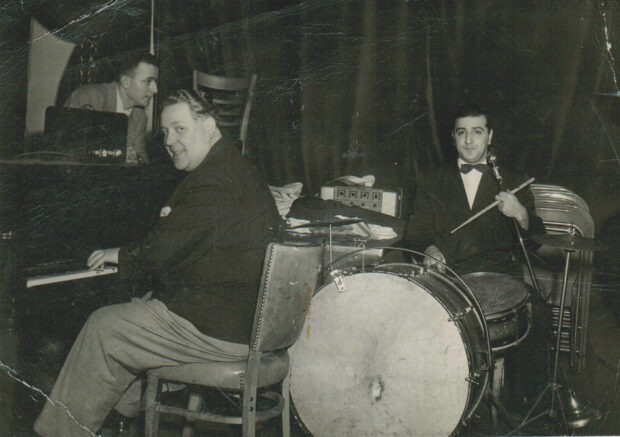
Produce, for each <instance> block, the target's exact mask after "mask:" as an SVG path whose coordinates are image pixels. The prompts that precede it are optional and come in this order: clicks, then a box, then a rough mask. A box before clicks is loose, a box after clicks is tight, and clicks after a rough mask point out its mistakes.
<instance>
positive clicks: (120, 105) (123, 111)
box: [115, 84, 133, 116]
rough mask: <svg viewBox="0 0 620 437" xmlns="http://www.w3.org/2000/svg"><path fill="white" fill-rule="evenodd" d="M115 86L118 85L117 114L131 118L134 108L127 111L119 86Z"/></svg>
mask: <svg viewBox="0 0 620 437" xmlns="http://www.w3.org/2000/svg"><path fill="white" fill-rule="evenodd" d="M115 85H116V112H117V113H119V114H127V116H130V115H131V111H132V110H133V108H129V109H125V108H124V107H123V100H122V99H121V93H120V91H119V89H118V84H115Z"/></svg>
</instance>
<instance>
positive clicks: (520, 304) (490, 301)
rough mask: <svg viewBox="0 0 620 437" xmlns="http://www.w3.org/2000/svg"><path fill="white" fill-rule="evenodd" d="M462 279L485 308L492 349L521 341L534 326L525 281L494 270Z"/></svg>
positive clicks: (494, 350) (472, 274)
mask: <svg viewBox="0 0 620 437" xmlns="http://www.w3.org/2000/svg"><path fill="white" fill-rule="evenodd" d="M462 278H463V281H465V283H466V284H467V285H468V286H469V287H470V288H471V291H472V292H473V293H474V295H475V296H476V299H478V302H479V303H480V306H481V307H482V312H483V313H484V317H485V319H486V322H487V327H488V328H489V338H490V340H491V348H492V349H493V352H499V351H502V350H504V349H507V348H509V347H512V346H516V345H517V344H519V343H521V342H522V341H523V340H524V339H525V337H527V335H528V333H529V332H530V328H531V326H532V308H531V305H530V303H529V297H528V296H529V293H528V290H527V287H526V285H525V283H524V282H523V281H520V280H519V279H517V278H514V277H512V276H508V275H505V274H502V273H491V272H477V273H468V274H466V275H463V276H462Z"/></svg>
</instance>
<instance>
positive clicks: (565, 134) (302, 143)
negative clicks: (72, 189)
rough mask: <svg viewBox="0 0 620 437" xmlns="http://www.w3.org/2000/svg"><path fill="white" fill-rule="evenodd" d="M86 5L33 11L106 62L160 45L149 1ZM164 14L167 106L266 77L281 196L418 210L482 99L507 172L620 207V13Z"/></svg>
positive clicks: (325, 7)
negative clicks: (388, 196) (151, 39)
mask: <svg viewBox="0 0 620 437" xmlns="http://www.w3.org/2000/svg"><path fill="white" fill-rule="evenodd" d="M74 3H75V4H74V8H73V9H72V8H66V7H64V6H65V5H66V2H65V3H63V8H61V7H60V6H59V5H60V3H59V2H52V1H48V2H42V3H40V4H39V7H37V8H36V9H35V10H34V13H35V14H36V15H37V17H38V18H39V19H41V21H42V22H43V23H44V24H47V25H48V26H51V27H53V28H55V29H58V33H59V35H62V36H63V37H65V38H77V39H78V40H80V41H82V40H84V38H90V39H93V38H94V39H97V44H98V48H99V50H98V51H99V53H98V56H99V57H100V59H101V62H102V63H105V62H107V61H105V60H106V59H108V58H110V57H111V58H113V57H114V56H116V54H117V53H118V52H119V51H126V50H131V49H133V48H136V47H138V46H139V45H140V43H141V42H143V44H144V45H146V44H148V27H149V24H150V23H149V18H150V1H146V0H117V1H109V2H107V3H105V2H101V1H100V2H92V3H90V4H85V5H83V4H82V3H80V2H77V0H76V1H75V2H74ZM54 5H56V6H55V7H53V6H54ZM155 8H156V23H155V33H156V36H157V41H156V42H157V48H158V53H159V56H160V58H161V69H160V95H162V96H165V94H167V93H168V92H170V91H172V90H173V89H176V88H181V87H190V86H191V72H192V70H194V69H199V70H203V71H206V72H209V73H214V74H221V75H227V76H241V75H249V74H252V73H256V74H258V87H257V94H256V100H255V104H254V106H253V110H252V114H251V118H250V130H249V140H248V141H249V147H250V158H251V159H252V160H253V162H254V163H255V164H256V166H257V167H259V169H260V170H261V171H262V172H263V174H264V175H265V177H266V178H267V180H268V181H269V182H270V183H272V184H280V185H281V184H285V183H289V182H293V181H301V182H303V183H304V186H305V188H304V190H305V193H307V194H315V193H317V192H318V191H319V188H320V186H321V185H322V184H325V183H326V182H328V181H330V180H331V179H333V178H336V177H338V176H341V175H345V174H354V175H357V176H362V175H365V174H374V175H375V176H376V178H377V185H379V186H382V187H392V188H394V187H400V188H403V190H404V192H405V196H406V199H405V202H406V203H407V202H408V200H409V199H408V198H410V197H411V195H412V194H413V192H414V190H415V181H416V179H417V176H418V175H419V173H420V172H421V171H423V170H425V169H428V168H432V167H435V166H437V165H440V164H441V163H443V162H444V161H446V160H448V159H453V158H454V157H455V151H454V148H453V145H452V141H451V138H450V114H451V112H452V111H453V110H454V109H455V107H456V106H457V105H458V104H460V103H463V102H466V101H479V102H481V103H483V104H484V105H486V106H487V107H489V108H490V109H491V111H492V112H493V114H494V117H493V119H492V127H493V128H494V131H495V134H494V137H493V139H494V142H495V143H496V149H497V153H498V155H499V157H500V165H501V163H502V162H503V163H504V165H511V166H513V167H517V168H519V169H522V170H526V171H527V172H528V173H529V174H530V175H533V176H535V177H536V178H537V181H538V182H544V183H557V184H562V185H564V186H566V187H567V188H570V189H573V190H574V191H576V192H577V193H578V194H580V195H581V196H582V197H584V198H586V200H587V201H588V203H589V204H591V205H596V208H595V209H597V211H596V212H595V213H594V214H593V215H595V216H596V217H595V218H596V219H597V220H598V219H599V216H600V219H601V220H602V219H604V218H605V217H606V216H609V215H610V214H614V213H615V211H616V209H617V202H616V201H615V200H614V201H611V202H610V201H609V198H610V194H609V193H611V192H614V190H615V189H617V188H618V182H617V181H618V179H619V178H618V173H619V172H618V170H619V169H620V161H619V160H618V153H617V149H618V146H617V144H616V143H618V142H620V141H619V140H618V138H619V137H618V129H619V127H618V126H620V123H619V122H618V120H620V114H619V113H618V105H619V104H620V103H619V102H620V98H618V97H616V98H612V97H607V98H605V97H601V96H600V94H601V93H603V92H608V91H609V92H614V91H617V85H616V80H617V78H616V68H617V66H616V65H615V57H614V54H615V52H616V43H618V44H619V45H620V38H618V37H617V36H616V33H617V29H620V21H619V20H618V2H616V1H611V0H603V1H594V0H592V1H578V0H569V1H563V2H555V1H552V0H528V1H506V2H488V1H486V0H473V1H456V2H452V1H416V0H408V1H407V0H396V1H392V2H385V1H379V0H305V1H302V0H298V1H285V0H262V1H250V0H228V1H224V0H194V1H189V0H157V1H156V2H155ZM67 10H71V11H72V12H71V14H69V13H68V12H63V11H67ZM67 24H68V25H67ZM142 34H144V36H142ZM618 56H620V55H618ZM77 63H78V64H79V62H77ZM76 68H77V67H76ZM69 82H70V83H71V84H72V83H73V81H69ZM65 88H66V89H67V90H70V86H69V84H67V85H66V86H65ZM67 92H68V91H67Z"/></svg>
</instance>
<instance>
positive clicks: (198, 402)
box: [181, 392, 204, 437]
mask: <svg viewBox="0 0 620 437" xmlns="http://www.w3.org/2000/svg"><path fill="white" fill-rule="evenodd" d="M203 405H204V400H203V399H202V396H200V395H199V394H198V393H193V392H190V394H189V401H187V409H188V410H189V411H200V410H201V408H202V407H203ZM193 434H194V423H193V422H190V421H187V422H185V426H183V434H181V437H192V435H193Z"/></svg>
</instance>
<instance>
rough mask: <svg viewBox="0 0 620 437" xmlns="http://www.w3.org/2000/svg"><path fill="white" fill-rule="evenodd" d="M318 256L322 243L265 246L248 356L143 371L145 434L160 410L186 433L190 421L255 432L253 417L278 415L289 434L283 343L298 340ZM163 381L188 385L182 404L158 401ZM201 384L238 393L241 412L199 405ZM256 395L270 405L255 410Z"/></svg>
mask: <svg viewBox="0 0 620 437" xmlns="http://www.w3.org/2000/svg"><path fill="white" fill-rule="evenodd" d="M322 258H323V248H322V246H316V245H292V244H280V243H271V244H270V245H269V246H268V247H267V251H266V255H265V261H264V263H263V272H262V278H261V284H260V290H259V294H258V301H257V304H256V313H255V316H254V326H253V328H252V334H251V341H250V345H249V346H250V348H249V350H250V352H249V355H248V357H247V359H246V360H242V361H235V362H200V363H191V364H184V365H178V366H168V367H160V368H157V369H152V370H150V371H148V373H147V388H146V395H145V400H146V423H145V436H146V437H155V436H157V433H158V425H159V415H160V414H161V413H164V414H173V415H177V416H182V417H184V418H185V419H186V421H187V422H186V425H185V427H184V429H183V437H189V436H191V434H192V427H193V424H192V422H194V421H206V422H218V423H224V424H237V425H239V424H241V425H242V431H243V436H254V435H255V428H256V423H257V422H264V421H265V420H268V419H271V418H273V417H276V416H278V415H281V417H282V435H283V436H285V437H288V436H289V435H290V412H289V398H290V396H289V356H288V348H289V347H290V346H292V345H293V344H294V343H295V342H296V341H297V339H298V338H299V335H300V334H301V331H302V329H303V326H304V322H305V318H306V314H307V312H308V308H309V306H310V301H311V299H312V294H313V292H314V290H315V286H316V282H317V279H318V276H319V272H320V270H321V264H322ZM162 382H173V383H183V384H187V385H188V387H189V391H190V396H189V402H188V406H187V408H179V407H175V406H170V405H163V404H162V402H161V400H160V398H161V397H160V396H159V395H160V391H161V384H162ZM277 385H280V386H281V390H280V393H275V392H273V391H269V390H270V389H271V388H272V387H270V386H276V387H277ZM200 387H213V388H217V389H218V390H222V391H224V392H232V393H233V395H232V396H233V397H232V398H231V399H235V397H236V398H238V397H239V394H240V398H241V400H240V403H241V405H240V407H241V408H240V409H241V414H240V415H237V416H229V415H227V414H222V413H221V412H214V410H213V408H210V409H209V406H208V405H206V406H205V405H204V404H205V397H204V396H202V394H201V392H200V390H201V388H200ZM267 388H269V390H268V389H267ZM258 397H260V398H262V399H267V400H268V401H267V402H269V403H270V404H273V405H271V406H268V407H267V408H261V409H260V410H258V408H257V400H258V399H257V398H258ZM235 400H236V399H235ZM259 407H261V405H259Z"/></svg>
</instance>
